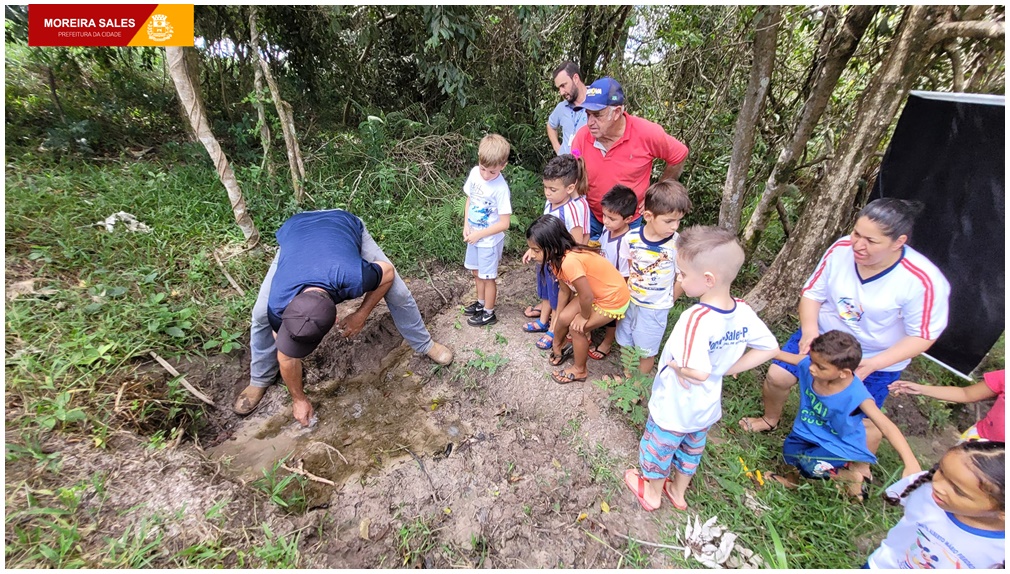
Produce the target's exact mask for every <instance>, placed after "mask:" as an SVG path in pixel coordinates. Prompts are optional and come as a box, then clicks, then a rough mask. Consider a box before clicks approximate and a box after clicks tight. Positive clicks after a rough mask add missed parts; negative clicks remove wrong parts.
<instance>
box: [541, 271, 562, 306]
mask: <svg viewBox="0 0 1010 574" xmlns="http://www.w3.org/2000/svg"><path fill="white" fill-rule="evenodd" d="M560 290H561V286H560V285H559V284H558V280H557V278H556V277H554V272H552V271H551V267H550V266H549V265H543V266H538V268H537V297H540V298H541V299H547V303H548V304H549V305H550V306H551V309H557V308H558V292H559V291H560Z"/></svg>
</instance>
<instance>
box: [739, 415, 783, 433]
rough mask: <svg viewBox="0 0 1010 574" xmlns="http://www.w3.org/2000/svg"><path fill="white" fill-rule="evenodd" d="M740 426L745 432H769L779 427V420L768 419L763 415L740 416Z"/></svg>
mask: <svg viewBox="0 0 1010 574" xmlns="http://www.w3.org/2000/svg"><path fill="white" fill-rule="evenodd" d="M739 425H740V428H742V429H743V430H745V431H747V432H769V431H773V430H775V429H777V428H779V421H777V420H776V421H770V420H768V419H766V418H765V417H757V418H746V417H745V418H742V419H740V422H739Z"/></svg>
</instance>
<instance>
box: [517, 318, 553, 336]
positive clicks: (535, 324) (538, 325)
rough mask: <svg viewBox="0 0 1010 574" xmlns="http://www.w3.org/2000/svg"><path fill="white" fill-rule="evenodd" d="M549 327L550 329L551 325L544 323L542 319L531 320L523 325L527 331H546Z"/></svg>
mask: <svg viewBox="0 0 1010 574" xmlns="http://www.w3.org/2000/svg"><path fill="white" fill-rule="evenodd" d="M547 329H549V327H548V326H547V325H544V324H543V323H542V322H541V321H540V319H537V320H536V321H530V322H529V323H526V324H525V325H523V331H526V332H527V333H546V332H547Z"/></svg>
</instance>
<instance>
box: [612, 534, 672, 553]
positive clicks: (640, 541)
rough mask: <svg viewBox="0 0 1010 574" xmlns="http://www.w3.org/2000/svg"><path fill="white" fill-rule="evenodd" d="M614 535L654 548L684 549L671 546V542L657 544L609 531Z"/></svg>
mask: <svg viewBox="0 0 1010 574" xmlns="http://www.w3.org/2000/svg"><path fill="white" fill-rule="evenodd" d="M611 534H613V535H614V536H620V537H621V538H623V539H625V540H627V541H628V542H634V543H635V544H643V545H645V546H653V547H655V548H669V549H670V550H684V547H683V546H673V545H672V544H657V543H655V542H646V541H645V540H638V539H637V538H632V537H630V536H625V535H623V534H621V533H620V532H611Z"/></svg>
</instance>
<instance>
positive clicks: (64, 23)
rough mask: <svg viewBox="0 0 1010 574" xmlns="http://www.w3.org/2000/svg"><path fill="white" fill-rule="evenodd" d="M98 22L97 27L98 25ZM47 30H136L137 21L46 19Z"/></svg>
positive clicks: (131, 19) (125, 19)
mask: <svg viewBox="0 0 1010 574" xmlns="http://www.w3.org/2000/svg"><path fill="white" fill-rule="evenodd" d="M96 22H97V25H96ZM43 24H44V25H45V27H46V28H136V27H137V21H136V20H134V19H133V18H120V19H118V20H115V19H112V18H99V19H98V20H95V19H94V18H46V19H45V20H44V21H43Z"/></svg>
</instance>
